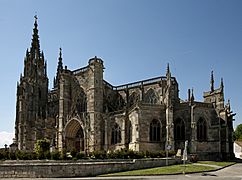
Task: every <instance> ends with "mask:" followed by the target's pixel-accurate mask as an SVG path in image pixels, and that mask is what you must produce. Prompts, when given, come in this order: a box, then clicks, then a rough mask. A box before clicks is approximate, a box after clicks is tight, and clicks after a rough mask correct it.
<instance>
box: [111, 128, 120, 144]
mask: <svg viewBox="0 0 242 180" xmlns="http://www.w3.org/2000/svg"><path fill="white" fill-rule="evenodd" d="M117 143H121V129H120V127H119V125H118V124H117V123H115V124H114V126H113V128H112V137H111V144H117Z"/></svg>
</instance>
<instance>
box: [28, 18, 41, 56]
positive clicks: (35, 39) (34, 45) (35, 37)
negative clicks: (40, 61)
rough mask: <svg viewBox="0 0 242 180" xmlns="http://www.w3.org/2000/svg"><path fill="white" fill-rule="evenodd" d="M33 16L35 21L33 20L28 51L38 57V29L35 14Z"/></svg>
mask: <svg viewBox="0 0 242 180" xmlns="http://www.w3.org/2000/svg"><path fill="white" fill-rule="evenodd" d="M34 18H35V21H34V29H33V38H32V43H31V48H30V52H31V55H32V56H33V57H35V58H39V57H40V43H39V35H38V32H39V31H38V22H37V20H38V17H37V15H35V16H34Z"/></svg>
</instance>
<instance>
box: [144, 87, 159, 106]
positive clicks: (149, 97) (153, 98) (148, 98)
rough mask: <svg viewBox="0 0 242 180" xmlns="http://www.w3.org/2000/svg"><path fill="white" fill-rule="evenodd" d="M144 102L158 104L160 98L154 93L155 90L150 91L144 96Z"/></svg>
mask: <svg viewBox="0 0 242 180" xmlns="http://www.w3.org/2000/svg"><path fill="white" fill-rule="evenodd" d="M144 102H145V103H149V104H157V103H158V97H157V95H156V93H155V91H154V89H149V90H148V91H147V92H146V93H145V96H144Z"/></svg>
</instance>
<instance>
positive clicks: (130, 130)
mask: <svg viewBox="0 0 242 180" xmlns="http://www.w3.org/2000/svg"><path fill="white" fill-rule="evenodd" d="M128 133H129V134H128V143H130V142H132V123H131V121H130V120H129V121H128Z"/></svg>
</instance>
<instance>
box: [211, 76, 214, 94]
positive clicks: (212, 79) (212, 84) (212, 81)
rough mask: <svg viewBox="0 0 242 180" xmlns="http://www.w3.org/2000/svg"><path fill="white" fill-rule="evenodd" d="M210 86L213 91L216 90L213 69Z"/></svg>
mask: <svg viewBox="0 0 242 180" xmlns="http://www.w3.org/2000/svg"><path fill="white" fill-rule="evenodd" d="M210 87H211V91H212V92H213V91H214V77H213V71H212V72H211V80H210Z"/></svg>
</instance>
